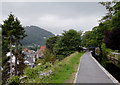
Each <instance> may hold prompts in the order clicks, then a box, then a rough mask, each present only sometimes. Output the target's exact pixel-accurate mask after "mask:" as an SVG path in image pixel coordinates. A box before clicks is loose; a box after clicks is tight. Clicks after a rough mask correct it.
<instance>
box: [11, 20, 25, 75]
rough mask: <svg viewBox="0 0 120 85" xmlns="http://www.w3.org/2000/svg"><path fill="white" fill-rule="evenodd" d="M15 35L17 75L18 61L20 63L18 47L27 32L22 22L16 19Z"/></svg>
mask: <svg viewBox="0 0 120 85" xmlns="http://www.w3.org/2000/svg"><path fill="white" fill-rule="evenodd" d="M13 30H14V31H13V33H14V40H15V75H17V61H18V54H19V53H18V45H20V44H21V43H20V40H22V39H23V38H24V37H25V36H26V35H25V30H24V28H23V27H22V25H21V24H20V21H19V20H18V19H17V18H15V21H14V24H13Z"/></svg>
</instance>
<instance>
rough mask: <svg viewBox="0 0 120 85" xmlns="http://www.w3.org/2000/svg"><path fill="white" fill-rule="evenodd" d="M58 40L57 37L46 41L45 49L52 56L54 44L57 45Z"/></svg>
mask: <svg viewBox="0 0 120 85" xmlns="http://www.w3.org/2000/svg"><path fill="white" fill-rule="evenodd" d="M58 39H59V37H58V36H54V37H50V38H48V39H47V40H46V48H47V49H48V50H49V51H50V52H51V53H53V54H54V52H53V50H54V48H55V44H56V43H57V40H58Z"/></svg>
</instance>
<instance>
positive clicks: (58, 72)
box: [25, 52, 84, 83]
mask: <svg viewBox="0 0 120 85" xmlns="http://www.w3.org/2000/svg"><path fill="white" fill-rule="evenodd" d="M83 54H84V53H78V52H75V53H73V54H71V55H70V56H68V57H66V58H64V59H63V60H62V61H58V62H56V63H55V65H54V66H49V68H47V69H44V71H45V72H47V71H49V70H52V72H53V75H49V76H46V77H45V78H42V79H40V77H39V75H40V74H37V75H36V76H35V77H33V78H32V77H31V78H27V80H25V81H26V83H30V82H31V83H73V80H74V77H75V73H76V71H77V67H78V65H79V62H80V58H81V56H82V55H83ZM34 69H41V66H40V67H39V66H37V67H35V68H34ZM44 71H43V72H44ZM39 72H40V71H39Z"/></svg>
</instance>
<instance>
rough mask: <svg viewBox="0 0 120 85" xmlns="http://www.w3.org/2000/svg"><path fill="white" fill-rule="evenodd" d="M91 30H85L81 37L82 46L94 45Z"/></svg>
mask: <svg viewBox="0 0 120 85" xmlns="http://www.w3.org/2000/svg"><path fill="white" fill-rule="evenodd" d="M94 36H95V35H94V34H93V31H86V32H85V33H84V34H83V37H82V41H83V42H82V45H83V46H84V47H96V46H97V45H96V41H95V40H94Z"/></svg>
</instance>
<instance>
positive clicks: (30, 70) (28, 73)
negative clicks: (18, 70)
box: [25, 68, 38, 78]
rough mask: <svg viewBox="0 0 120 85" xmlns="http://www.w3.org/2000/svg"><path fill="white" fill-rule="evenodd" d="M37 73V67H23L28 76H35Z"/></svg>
mask: <svg viewBox="0 0 120 85" xmlns="http://www.w3.org/2000/svg"><path fill="white" fill-rule="evenodd" d="M37 74H38V70H37V69H31V68H26V69H25V75H26V76H27V77H28V78H35V77H36V75H37Z"/></svg>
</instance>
